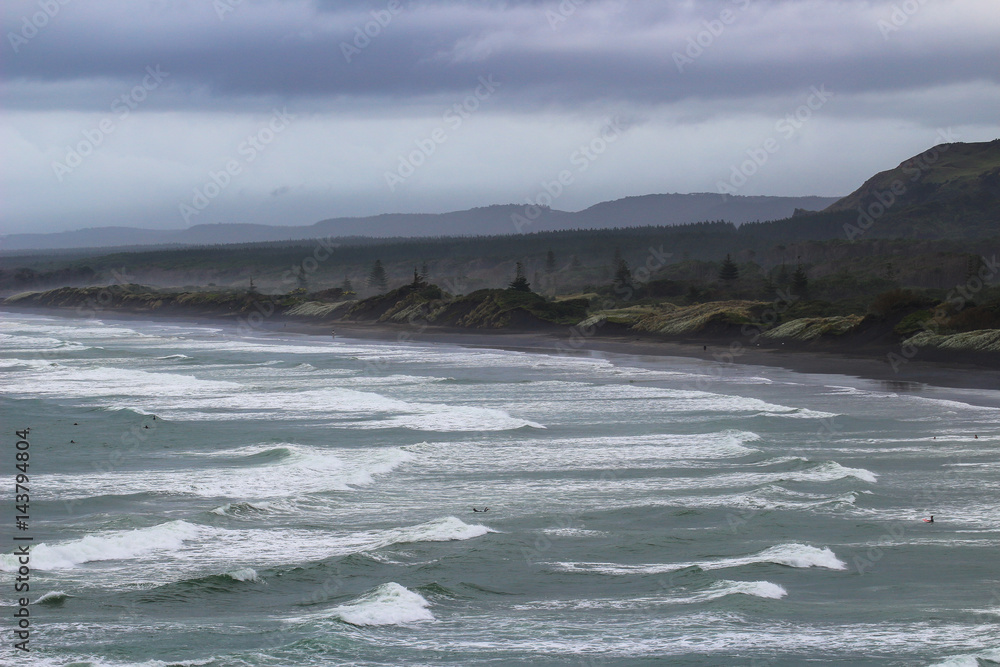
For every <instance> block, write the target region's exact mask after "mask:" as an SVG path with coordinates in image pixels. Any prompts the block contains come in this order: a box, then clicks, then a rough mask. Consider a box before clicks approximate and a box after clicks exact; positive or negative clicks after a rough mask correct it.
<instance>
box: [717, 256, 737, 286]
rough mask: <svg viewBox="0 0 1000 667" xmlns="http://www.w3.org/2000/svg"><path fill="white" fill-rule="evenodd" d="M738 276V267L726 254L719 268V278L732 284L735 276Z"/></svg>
mask: <svg viewBox="0 0 1000 667" xmlns="http://www.w3.org/2000/svg"><path fill="white" fill-rule="evenodd" d="M739 277H740V269H739V267H737V266H736V262H734V261H733V258H732V257H730V256H729V255H728V254H727V255H726V259H725V260H723V262H722V268H721V269H719V280H721V281H723V282H725V283H727V284H732V283H733V282H734V281H735V280H736V279H737V278H739Z"/></svg>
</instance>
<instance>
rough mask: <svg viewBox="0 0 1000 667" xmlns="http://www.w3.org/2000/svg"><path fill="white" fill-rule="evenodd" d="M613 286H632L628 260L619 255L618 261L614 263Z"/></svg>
mask: <svg viewBox="0 0 1000 667" xmlns="http://www.w3.org/2000/svg"><path fill="white" fill-rule="evenodd" d="M613 284H614V286H615V287H620V288H623V287H632V270H631V269H630V268H628V262H626V261H625V260H624V259H622V258H621V257H619V258H618V263H617V264H616V265H615V278H614V281H613Z"/></svg>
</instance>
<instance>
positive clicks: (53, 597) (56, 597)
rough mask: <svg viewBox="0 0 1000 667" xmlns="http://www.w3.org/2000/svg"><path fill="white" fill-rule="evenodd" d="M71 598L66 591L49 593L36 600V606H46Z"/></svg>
mask: <svg viewBox="0 0 1000 667" xmlns="http://www.w3.org/2000/svg"><path fill="white" fill-rule="evenodd" d="M68 597H70V596H69V594H67V593H66V592H65V591H49V592H48V593H45V594H44V595H42V596H41V597H40V598H38V599H37V600H35V604H45V603H46V602H59V601H60V600H65V599H66V598H68Z"/></svg>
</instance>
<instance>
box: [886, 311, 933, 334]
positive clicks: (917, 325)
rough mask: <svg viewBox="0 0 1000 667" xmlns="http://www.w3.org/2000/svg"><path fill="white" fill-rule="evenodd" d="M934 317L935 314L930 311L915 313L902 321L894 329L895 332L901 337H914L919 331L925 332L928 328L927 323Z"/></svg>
mask: <svg viewBox="0 0 1000 667" xmlns="http://www.w3.org/2000/svg"><path fill="white" fill-rule="evenodd" d="M933 317H934V313H933V312H932V311H930V310H917V311H914V312H912V313H910V314H909V315H907V316H906V317H904V318H903V319H902V320H900V322H899V324H897V325H896V326H895V327H894V328H893V331H894V332H896V333H897V334H899V335H900V336H912V335H913V334H915V333H917V332H918V331H923V330H924V329H925V328H927V325H926V324H925V323H926V322H927V321H928V320H930V319H932V318H933Z"/></svg>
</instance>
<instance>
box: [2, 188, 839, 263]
mask: <svg viewBox="0 0 1000 667" xmlns="http://www.w3.org/2000/svg"><path fill="white" fill-rule="evenodd" d="M835 201H836V198H834V197H742V196H722V195H718V194H710V193H695V194H660V195H645V196H641V197H627V198H625V199H619V200H616V201H609V202H603V203H600V204H597V205H595V206H591V207H590V208H588V209H585V210H583V211H579V212H576V213H570V212H566V211H558V210H555V209H547V208H543V209H535V210H531V209H530V208H529V207H527V206H526V205H514V204H508V205H500V206H487V207H483V208H474V209H470V210H468V211H455V212H451V213H426V214H424V213H392V214H385V215H376V216H370V217H353V218H332V219H329V220H321V221H319V222H317V223H315V224H313V225H305V226H296V227H279V226H270V225H248V224H215V225H195V226H194V227H191V228H189V229H175V230H152V229H137V228H132V227H94V228H89V229H81V230H76V231H71V232H57V233H53V234H10V235H7V236H4V237H0V250H3V251H8V250H25V249H39V250H52V249H57V248H101V247H105V248H111V247H124V246H150V245H174V246H176V245H215V244H229V243H258V242H267V241H289V240H301V239H310V238H319V237H328V236H334V237H341V236H373V237H421V236H478V235H484V236H489V235H500V234H516V233H520V232H524V233H529V232H539V231H558V230H568V229H606V228H612V227H641V226H649V225H682V224H688V223H693V222H702V221H706V220H726V221H728V222H732V223H734V224H737V225H739V224H743V223H745V222H752V221H756V220H778V219H781V218H787V217H790V216H791V215H792V214H793V213H794V212H795V211H796V209H806V210H811V211H816V210H820V209H822V208H825V207H827V206H829V205H830V204H833V203H834V202H835ZM533 216H534V217H533Z"/></svg>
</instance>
